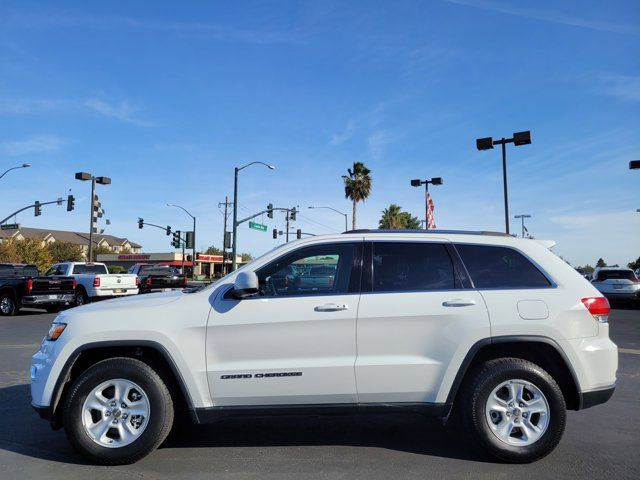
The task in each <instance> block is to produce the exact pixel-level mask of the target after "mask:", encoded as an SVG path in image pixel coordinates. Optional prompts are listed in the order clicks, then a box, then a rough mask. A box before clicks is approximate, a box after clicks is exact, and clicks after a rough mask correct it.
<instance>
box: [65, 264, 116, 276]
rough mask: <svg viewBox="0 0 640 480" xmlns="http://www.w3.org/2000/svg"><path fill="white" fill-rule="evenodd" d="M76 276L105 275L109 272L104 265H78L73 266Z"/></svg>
mask: <svg viewBox="0 0 640 480" xmlns="http://www.w3.org/2000/svg"><path fill="white" fill-rule="evenodd" d="M72 273H74V274H90V275H93V274H105V273H109V272H107V268H106V267H105V266H104V265H91V264H81V263H79V264H76V265H74V266H73V272H72Z"/></svg>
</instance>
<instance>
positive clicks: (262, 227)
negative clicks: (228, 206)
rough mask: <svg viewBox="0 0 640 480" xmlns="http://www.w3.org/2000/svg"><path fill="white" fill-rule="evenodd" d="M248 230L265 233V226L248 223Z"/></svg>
mask: <svg viewBox="0 0 640 480" xmlns="http://www.w3.org/2000/svg"><path fill="white" fill-rule="evenodd" d="M249 228H253V229H254V230H260V231H261V232H266V231H267V226H266V225H262V224H261V223H256V222H249Z"/></svg>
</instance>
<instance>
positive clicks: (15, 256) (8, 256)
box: [0, 240, 20, 263]
mask: <svg viewBox="0 0 640 480" xmlns="http://www.w3.org/2000/svg"><path fill="white" fill-rule="evenodd" d="M0 262H6V263H19V262H20V254H19V253H18V249H17V248H16V242H14V241H13V240H4V241H2V242H0Z"/></svg>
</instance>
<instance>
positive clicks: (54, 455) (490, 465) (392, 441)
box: [0, 310, 640, 480]
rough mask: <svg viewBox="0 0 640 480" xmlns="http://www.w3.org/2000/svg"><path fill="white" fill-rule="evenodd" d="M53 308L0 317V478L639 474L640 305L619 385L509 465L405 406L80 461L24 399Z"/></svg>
mask: <svg viewBox="0 0 640 480" xmlns="http://www.w3.org/2000/svg"><path fill="white" fill-rule="evenodd" d="M53 317H54V315H51V314H41V313H39V312H37V311H35V310H34V311H26V312H24V313H23V314H21V315H20V316H18V317H11V318H7V317H2V318H0V406H1V408H2V412H1V413H0V478H6V479H14V478H16V479H17V478H20V479H25V478H48V479H56V478H64V479H67V480H73V479H80V478H82V479H85V478H91V477H94V478H98V477H99V478H101V479H105V480H106V479H111V478H113V479H116V478H159V479H165V478H167V479H168V478H189V479H198V478H225V479H227V478H229V479H252V478H277V479H285V478H305V479H312V478H314V479H315V478H332V479H333V478H341V479H344V478H354V479H356V478H363V479H364V478H366V479H374V478H384V479H388V478H474V479H482V478H491V479H495V478H516V477H517V478H528V479H535V478H541V479H548V478H563V479H566V478H571V479H574V478H575V479H584V478H590V479H595V478H607V479H619V478H629V479H631V478H640V458H639V457H638V452H640V432H639V430H640V408H638V407H639V406H640V311H639V310H614V311H613V312H612V315H611V317H610V322H611V332H612V337H613V340H614V341H615V342H616V343H617V344H618V347H619V348H620V367H619V370H618V388H617V390H616V392H615V394H614V396H613V398H612V399H611V400H610V402H609V403H607V404H605V405H600V406H597V407H594V408H592V409H589V410H585V411H582V412H570V413H569V418H568V423H567V430H566V432H565V435H564V439H563V440H562V442H561V444H560V446H559V447H558V448H557V449H556V450H555V451H554V452H553V453H552V454H551V455H549V456H548V457H547V458H545V459H543V460H541V461H539V462H537V463H535V464H531V465H504V464H501V463H497V462H495V461H493V460H492V459H489V458H486V457H484V456H483V455H481V454H479V453H478V452H476V451H475V450H474V449H473V448H472V447H461V446H460V445H459V443H458V440H457V435H460V433H455V432H450V431H449V430H447V429H444V428H443V427H441V426H439V425H438V424H437V423H436V422H433V421H430V420H427V419H424V418H422V417H419V416H412V415H385V416H366V417H365V416H352V417H328V418H315V417H311V418H310V417H290V418H284V419H283V418H280V419H274V418H272V419H235V420H226V421H224V422H221V423H218V424H215V425H209V426H199V427H195V426H194V427H191V428H186V426H185V428H178V429H177V430H176V431H174V432H173V433H172V435H171V436H170V437H169V439H168V441H167V442H166V443H165V445H163V446H162V447H161V448H160V449H159V450H157V451H156V452H154V453H152V454H151V455H150V456H148V457H147V458H145V459H143V460H142V461H141V462H139V463H137V464H135V465H129V466H124V467H99V466H94V465H89V464H87V463H86V462H85V461H84V460H83V458H82V457H81V456H79V455H78V454H76V453H75V452H74V450H73V449H72V448H71V446H70V445H69V444H68V443H67V440H66V437H65V435H64V432H63V431H55V432H54V431H52V430H51V429H50V428H49V425H48V424H47V423H46V422H44V421H42V420H40V419H39V418H38V416H37V415H36V413H35V412H34V411H33V410H32V409H31V407H30V404H29V402H30V396H29V385H28V378H29V375H28V369H29V361H30V357H31V355H32V353H33V352H34V351H35V350H36V349H37V346H38V344H39V342H40V340H41V338H42V336H43V335H44V334H45V332H46V331H47V329H48V327H49V324H50V322H51V320H52V318H53Z"/></svg>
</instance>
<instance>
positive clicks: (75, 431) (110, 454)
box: [63, 357, 174, 465]
mask: <svg viewBox="0 0 640 480" xmlns="http://www.w3.org/2000/svg"><path fill="white" fill-rule="evenodd" d="M113 379H125V380H129V381H130V382H133V383H135V384H136V385H139V386H140V388H142V390H144V392H145V393H146V395H147V397H148V401H149V405H150V410H149V411H150V412H151V413H150V415H149V419H148V423H147V424H146V427H145V430H144V431H143V432H142V433H141V434H140V436H139V437H138V438H137V439H135V440H134V441H133V442H132V443H129V444H128V445H126V446H123V447H119V448H111V447H105V446H102V445H100V444H98V443H96V442H94V440H92V439H91V437H90V436H89V435H88V434H87V432H86V431H85V427H84V426H83V422H82V415H83V411H82V409H83V405H84V402H85V400H86V398H87V396H88V395H89V394H90V393H91V391H92V390H93V389H94V388H95V387H97V386H98V385H100V384H101V383H102V382H106V381H108V380H113ZM173 415H174V411H173V401H172V399H171V395H170V393H169V390H168V389H167V387H166V385H165V383H164V382H163V381H162V379H161V378H160V376H159V375H158V374H157V373H156V372H155V371H154V370H153V369H152V368H151V367H150V366H149V365H147V364H146V363H144V362H142V361H140V360H136V359H133V358H127V357H117V358H111V359H107V360H103V361H101V362H98V363H96V364H95V365H93V366H91V367H90V368H89V369H87V370H86V371H85V372H84V373H82V375H80V377H78V378H77V379H76V380H75V382H74V383H73V385H72V386H71V388H70V389H69V393H68V394H67V396H66V397H65V400H64V410H63V426H64V429H65V432H66V434H67V438H68V439H69V441H70V442H71V444H72V445H73V446H74V447H75V448H76V450H78V451H79V452H80V453H81V454H82V455H83V456H85V457H86V458H88V459H89V460H91V461H92V462H94V463H98V464H101V465H125V464H130V463H134V462H137V461H138V460H140V459H141V458H143V457H145V456H146V455H148V454H149V453H151V452H152V451H153V450H155V449H156V448H157V447H158V446H159V445H160V444H161V443H162V442H163V441H164V440H165V438H166V437H167V435H168V434H169V432H170V430H171V426H172V424H173ZM113 418H115V414H114V417H113Z"/></svg>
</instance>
